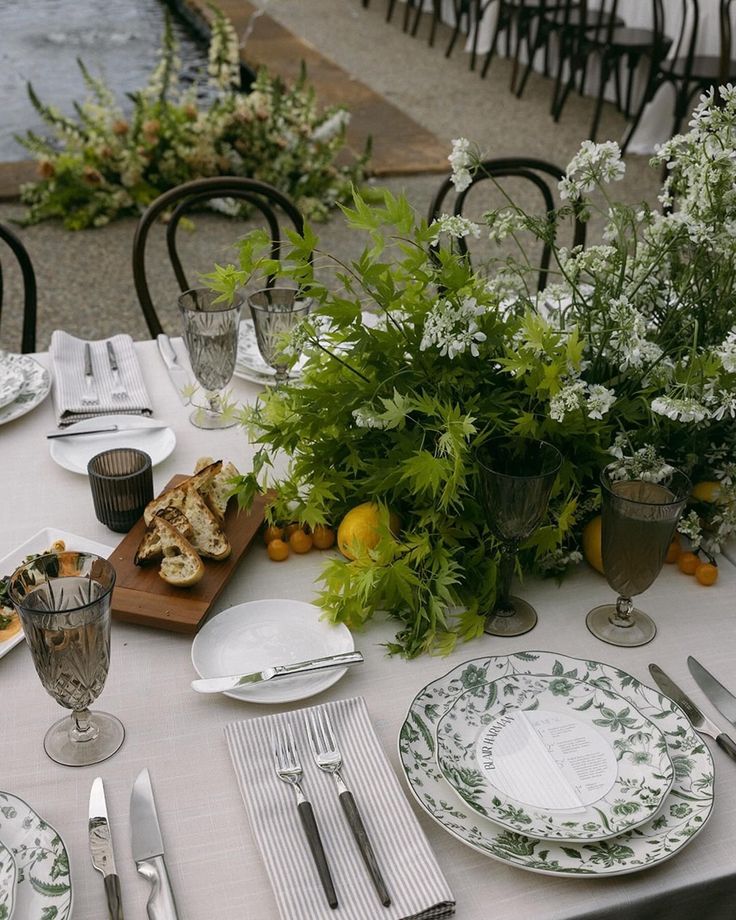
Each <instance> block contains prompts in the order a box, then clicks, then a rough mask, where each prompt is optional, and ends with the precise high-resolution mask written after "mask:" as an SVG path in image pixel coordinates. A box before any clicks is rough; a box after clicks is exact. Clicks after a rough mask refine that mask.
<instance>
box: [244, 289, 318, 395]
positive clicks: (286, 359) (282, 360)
mask: <svg viewBox="0 0 736 920" xmlns="http://www.w3.org/2000/svg"><path fill="white" fill-rule="evenodd" d="M248 305H249V306H250V312H251V316H252V317H253V327H254V329H255V333H256V341H257V342H258V350H259V351H260V353H261V357H262V358H263V360H264V361H265V362H266V364H268V365H269V366H270V367H272V368H273V369H274V371H275V373H276V385H277V386H278V385H280V384H283V383H286V381H287V380H288V379H289V369H290V368H291V365H292V363H293V361H294V358H295V357H296V355H295V354H294V350H293V346H290V347H289V348H286V347H285V345H286V341H287V336H288V333H289V332H291V331H292V330H293V329H294V327H295V326H297V325H298V323H300V322H301V320H302V319H304V317H305V316H306V315H307V314H308V313H309V310H310V307H311V306H312V301H311V300H310V299H309V298H305V297H302V296H301V295H300V293H299V291H298V290H296V289H295V288H277V287H274V288H265V289H264V290H262V291H255V292H254V293H253V294H251V295H250V297H249V298H248Z"/></svg>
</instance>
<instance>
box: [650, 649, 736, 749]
mask: <svg viewBox="0 0 736 920" xmlns="http://www.w3.org/2000/svg"><path fill="white" fill-rule="evenodd" d="M649 673H650V674H651V675H652V677H653V678H654V680H655V682H656V684H657V686H658V687H659V689H660V690H661V691H662V693H664V695H665V696H668V697H669V698H670V699H671V700H672V701H673V702H675V703H677V705H678V706H679V707H680V709H682V711H683V712H684V713H685V715H686V716H687V718H688V719H689V720H690V723H691V724H692V726H693V728H694V729H695V731H696V732H699V733H700V734H701V735H708V737H709V738H713V739H715V742H716V744H717V745H718V747H719V748H722V749H723V750H724V751H725V752H726V753H727V754H728V756H729V757H730V758H731V759H732V760H736V741H734V740H733V738H731V737H730V736H729V735H727V734H726V733H725V732H722V731H721V730H720V728H718V726H717V725H716V724H715V722H711V720H710V719H709V718H707V717H706V716H704V715H703V713H702V712H701V711H700V710H699V709H698V707H697V706H696V705H695V703H693V701H692V700H691V699H690V697H689V696H688V695H687V693H685V691H684V690H682V689H681V688H680V687H678V685H677V684H676V683H675V682H674V680H672V678H671V677H669V676H668V675H667V674H665V672H664V671H663V670H662V669H661V668H660V667H658V666H657V665H656V664H650V665H649Z"/></svg>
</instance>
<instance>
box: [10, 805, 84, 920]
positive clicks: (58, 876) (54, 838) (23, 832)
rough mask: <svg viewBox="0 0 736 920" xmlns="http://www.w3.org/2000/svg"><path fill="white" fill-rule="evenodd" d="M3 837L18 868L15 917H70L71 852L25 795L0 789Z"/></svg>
mask: <svg viewBox="0 0 736 920" xmlns="http://www.w3.org/2000/svg"><path fill="white" fill-rule="evenodd" d="M0 839H1V840H2V841H3V843H4V845H5V846H6V847H7V848H8V849H9V850H10V852H11V853H12V854H13V858H14V860H15V868H16V872H17V885H16V891H15V913H14V914H13V920H70V918H71V916H72V883H71V876H70V874H69V856H68V854H67V851H66V847H65V846H64V841H63V840H62V839H61V837H60V836H59V835H58V834H57V833H56V831H55V830H54V829H53V827H51V825H50V824H47V823H46V822H45V821H44V820H43V818H40V817H39V816H38V815H37V814H36V812H35V811H34V810H33V809H32V808H31V807H30V806H29V805H27V804H26V803H25V802H24V801H23V800H22V799H19V798H18V797H17V796H15V795H11V794H10V793H9V792H0ZM8 916H10V915H8ZM2 917H3V914H2V905H1V904H0V918H2Z"/></svg>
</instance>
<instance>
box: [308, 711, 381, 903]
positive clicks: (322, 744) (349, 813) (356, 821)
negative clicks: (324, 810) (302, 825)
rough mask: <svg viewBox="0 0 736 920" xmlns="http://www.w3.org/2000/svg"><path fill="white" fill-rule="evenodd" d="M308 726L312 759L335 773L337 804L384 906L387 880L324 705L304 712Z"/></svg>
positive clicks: (325, 770)
mask: <svg viewBox="0 0 736 920" xmlns="http://www.w3.org/2000/svg"><path fill="white" fill-rule="evenodd" d="M305 723H306V726H307V735H308V737H309V746H310V747H311V748H312V754H313V755H314V761H315V763H316V764H317V766H318V767H319V768H320V770H323V771H324V772H325V773H331V774H332V776H334V777H335V786H336V787H337V793H338V797H339V799H340V804H341V805H342V809H343V811H344V812H345V817H346V818H347V819H348V824H349V825H350V830H351V831H352V832H353V836H354V837H355V842H356V843H357V844H358V849H359V850H360V855H361V856H362V857H363V862H364V863H365V865H366V868H367V869H368V872H369V874H370V877H371V880H372V881H373V884H374V885H375V888H376V891H377V892H378V897H379V898H380V900H381V904H383V906H384V907H388V906H389V905H390V904H391V897H390V895H389V893H388V889H387V888H386V882H385V881H384V880H383V876H382V875H381V870H380V869H379V867H378V860H377V859H376V854H375V852H374V851H373V846H372V845H371V842H370V839H369V837H368V832H367V831H366V829H365V825H364V824H363V819H362V818H361V816H360V812H359V811H358V806H357V805H356V803H355V798H354V796H353V793H352V792H351V791H350V790H349V789H348V787H347V786H346V785H345V781H344V780H343V778H342V775H341V773H340V770H341V769H342V754H341V753H340V748H339V747H338V745H337V740H336V738H335V732H334V730H333V728H332V723H331V722H330V717H329V715H328V714H327V713H326V712H325V711H324V710H323V709H317V710H316V713H315V711H310V712H307V714H306V717H305Z"/></svg>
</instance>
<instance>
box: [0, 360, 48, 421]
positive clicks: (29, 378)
mask: <svg viewBox="0 0 736 920" xmlns="http://www.w3.org/2000/svg"><path fill="white" fill-rule="evenodd" d="M0 363H2V365H3V366H4V367H7V368H11V369H12V370H13V371H15V372H18V373H20V374H22V376H23V385H22V386H21V388H20V390H19V392H18V393H17V395H16V396H15V397H14V399H13V400H11V401H10V402H9V403H7V404H6V405H3V406H2V408H0V425H4V424H5V423H6V422H12V421H13V420H14V419H17V418H20V417H21V415H25V414H26V413H27V412H30V411H31V409H35V408H36V406H38V405H40V403H42V402H43V401H44V399H46V397H47V396H48V395H49V392H50V390H51V374H50V373H49V372H48V371H47V370H46V368H45V367H42V366H41V365H40V364H39V363H38V361H36V360H35V358H31V356H30V355H14V354H10V353H9V352H0Z"/></svg>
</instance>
